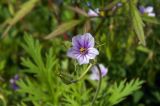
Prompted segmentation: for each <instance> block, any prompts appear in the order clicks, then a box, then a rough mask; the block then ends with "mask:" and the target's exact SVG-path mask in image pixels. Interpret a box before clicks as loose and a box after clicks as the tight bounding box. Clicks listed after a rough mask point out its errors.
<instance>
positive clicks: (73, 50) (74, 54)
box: [67, 47, 81, 59]
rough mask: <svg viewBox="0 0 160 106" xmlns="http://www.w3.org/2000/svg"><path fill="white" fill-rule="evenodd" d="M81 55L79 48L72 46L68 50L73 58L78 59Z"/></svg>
mask: <svg viewBox="0 0 160 106" xmlns="http://www.w3.org/2000/svg"><path fill="white" fill-rule="evenodd" d="M80 55H81V54H80V52H79V50H78V49H77V48H75V47H72V48H70V49H69V50H68V52H67V56H68V57H71V58H73V59H77V58H78V57H79V56H80Z"/></svg>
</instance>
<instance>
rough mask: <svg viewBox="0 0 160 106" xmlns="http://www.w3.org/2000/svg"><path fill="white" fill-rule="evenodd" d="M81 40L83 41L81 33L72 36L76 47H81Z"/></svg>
mask: <svg viewBox="0 0 160 106" xmlns="http://www.w3.org/2000/svg"><path fill="white" fill-rule="evenodd" d="M80 41H81V35H77V36H74V37H73V38H72V45H73V46H74V47H77V48H80V47H81V43H80Z"/></svg>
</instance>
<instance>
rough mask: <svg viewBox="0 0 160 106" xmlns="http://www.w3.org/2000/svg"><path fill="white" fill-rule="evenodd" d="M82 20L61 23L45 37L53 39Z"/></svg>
mask: <svg viewBox="0 0 160 106" xmlns="http://www.w3.org/2000/svg"><path fill="white" fill-rule="evenodd" d="M80 22H81V21H80V20H72V21H70V22H66V23H63V24H61V25H59V26H58V27H57V28H56V29H55V30H54V31H53V32H51V33H50V34H49V35H47V36H46V37H45V39H51V38H54V37H56V36H58V35H60V34H63V33H64V32H66V31H68V30H70V29H71V28H73V27H75V26H76V25H78V24H79V23H80Z"/></svg>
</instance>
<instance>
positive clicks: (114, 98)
mask: <svg viewBox="0 0 160 106" xmlns="http://www.w3.org/2000/svg"><path fill="white" fill-rule="evenodd" d="M142 83H143V81H140V80H139V79H135V80H131V81H130V82H128V83H126V81H125V80H124V81H121V82H120V83H119V84H117V83H115V84H114V85H113V86H111V87H110V88H109V90H108V93H109V94H110V96H109V98H108V99H109V103H110V105H109V106H113V105H115V104H118V103H119V102H121V101H122V100H123V99H125V97H126V96H128V95H130V94H132V93H133V92H134V91H136V90H138V89H140V87H141V84H142Z"/></svg>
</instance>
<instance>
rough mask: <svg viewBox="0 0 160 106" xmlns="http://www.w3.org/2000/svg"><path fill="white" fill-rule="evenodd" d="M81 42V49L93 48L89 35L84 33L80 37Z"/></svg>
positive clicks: (92, 40) (92, 41)
mask: <svg viewBox="0 0 160 106" xmlns="http://www.w3.org/2000/svg"><path fill="white" fill-rule="evenodd" d="M81 40H82V41H83V47H85V48H90V47H94V38H93V36H92V35H91V34H90V33H85V34H84V35H83V36H82V39H81Z"/></svg>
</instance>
